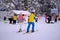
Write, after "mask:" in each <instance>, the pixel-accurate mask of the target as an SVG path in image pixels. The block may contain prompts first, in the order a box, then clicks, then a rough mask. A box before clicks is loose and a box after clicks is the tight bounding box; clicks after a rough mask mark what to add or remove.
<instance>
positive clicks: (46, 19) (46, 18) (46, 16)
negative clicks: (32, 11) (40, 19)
mask: <svg viewBox="0 0 60 40" xmlns="http://www.w3.org/2000/svg"><path fill="white" fill-rule="evenodd" d="M47 21H48V15H47V14H45V22H46V23H47Z"/></svg>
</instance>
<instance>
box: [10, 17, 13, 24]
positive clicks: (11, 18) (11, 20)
mask: <svg viewBox="0 0 60 40" xmlns="http://www.w3.org/2000/svg"><path fill="white" fill-rule="evenodd" d="M12 22H13V16H11V17H10V18H9V23H10V24H12Z"/></svg>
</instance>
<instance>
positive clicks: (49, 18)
mask: <svg viewBox="0 0 60 40" xmlns="http://www.w3.org/2000/svg"><path fill="white" fill-rule="evenodd" d="M51 19H52V17H51V15H48V23H50V22H51Z"/></svg>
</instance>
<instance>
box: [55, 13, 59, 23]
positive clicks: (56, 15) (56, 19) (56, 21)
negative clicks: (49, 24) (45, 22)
mask: <svg viewBox="0 0 60 40" xmlns="http://www.w3.org/2000/svg"><path fill="white" fill-rule="evenodd" d="M57 17H58V16H57V15H56V14H55V15H54V21H55V22H57Z"/></svg>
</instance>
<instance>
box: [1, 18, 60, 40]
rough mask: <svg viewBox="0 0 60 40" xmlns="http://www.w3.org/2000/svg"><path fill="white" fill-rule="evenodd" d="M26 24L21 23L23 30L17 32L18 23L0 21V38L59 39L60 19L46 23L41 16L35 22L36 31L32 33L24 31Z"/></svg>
mask: <svg viewBox="0 0 60 40" xmlns="http://www.w3.org/2000/svg"><path fill="white" fill-rule="evenodd" d="M27 25H28V24H27V23H26V24H23V25H22V30H23V31H22V32H20V33H18V30H19V26H20V24H16V25H14V24H9V23H3V22H1V21H0V40H60V21H58V22H57V23H54V24H47V23H45V22H44V18H43V17H42V18H41V19H40V20H39V21H38V23H35V31H36V30H38V31H36V32H34V33H25V32H26V29H27ZM30 30H31V28H30ZM24 33H25V34H24Z"/></svg>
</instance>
